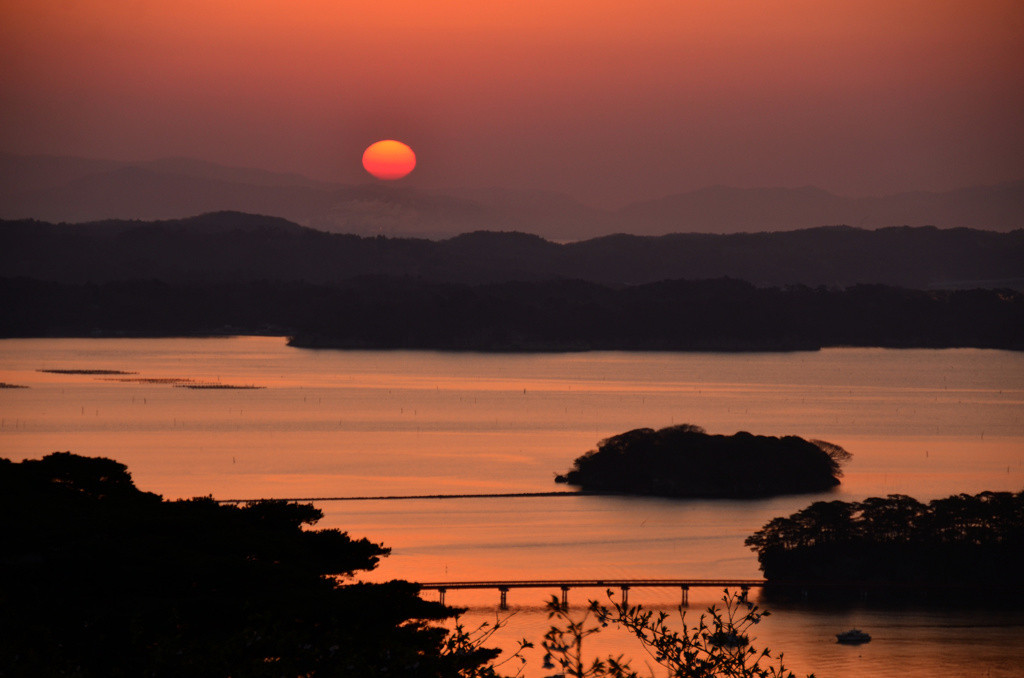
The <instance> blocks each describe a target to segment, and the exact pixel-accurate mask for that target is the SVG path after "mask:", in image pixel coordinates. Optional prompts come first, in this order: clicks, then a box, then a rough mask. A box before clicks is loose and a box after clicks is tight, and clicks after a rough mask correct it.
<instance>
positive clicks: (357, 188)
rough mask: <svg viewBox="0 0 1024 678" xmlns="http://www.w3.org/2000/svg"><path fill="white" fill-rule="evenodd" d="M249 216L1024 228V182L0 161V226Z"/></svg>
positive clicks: (401, 227) (417, 232)
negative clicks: (863, 190)
mask: <svg viewBox="0 0 1024 678" xmlns="http://www.w3.org/2000/svg"><path fill="white" fill-rule="evenodd" d="M223 210H237V211H242V212H249V213H259V214H269V215H274V216H279V217H284V218H286V219H289V220H291V221H294V222H296V223H299V224H301V225H304V226H310V227H313V228H317V229H320V230H324V231H329V232H336V233H354V234H359V235H377V234H383V235H392V236H419V237H430V238H442V237H450V236H452V235H456V234H459V233H466V232H470V231H477V230H492V231H494V230H515V231H521V232H526V233H534V234H538V235H541V236H543V237H545V238H548V239H551V240H558V241H566V240H585V239H587V238H594V237H597V236H602V235H610V234H613V233H633V234H638V235H664V234H667V233H736V232H760V231H780V230H795V229H805V228H813V227H817V226H823V225H834V224H846V225H851V226H856V227H860V228H879V227H886V226H899V225H910V226H924V225H936V226H940V227H943V228H950V227H972V228H982V229H990V230H997V231H1008V230H1012V229H1015V228H1020V227H1022V226H1024V181H1018V182H1013V183H1008V184H1003V185H999V186H987V187H977V188H966V189H962V190H957V191H949V192H944V193H925V192H917V193H901V194H897V195H891V196H883V197H870V198H847V197H841V196H836V195H833V194H831V193H829V192H827V191H824V190H822V189H818V188H812V187H805V188H797V189H788V188H754V189H737V188H727V187H712V188H707V189H702V190H699V191H691V192H688V193H681V194H678V195H672V196H667V197H664V198H659V199H656V200H648V201H643V202H637V203H634V204H631V205H628V206H626V207H623V208H621V209H618V210H602V209H598V208H594V207H588V206H586V205H583V204H581V203H579V202H577V201H576V200H573V199H572V198H570V197H568V196H565V195H561V194H558V193H552V192H544V191H526V190H507V189H499V188H492V189H458V190H448V191H423V190H416V189H412V188H409V187H407V186H404V185H402V184H381V183H378V184H364V185H344V184H334V183H329V182H322V181H316V180H313V179H308V178H306V177H302V176H299V175H295V174H280V173H275V172H269V171H264V170H257V169H245V168H237V167H225V166H222V165H217V164H214V163H208V162H203V161H198V160H190V159H186V158H170V159H162V160H156V161H151V162H130V163H129V162H118V161H109V160H94V159H85V158H59V157H43V156H17V155H11V154H0V218H8V219H22V218H33V219H41V220H45V221H53V222H76V223H77V222H88V221H97V220H101V219H143V220H155V219H181V218H186V217H190V216H192V215H195V214H201V213H204V212H212V211H223Z"/></svg>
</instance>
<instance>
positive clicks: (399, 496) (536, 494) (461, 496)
mask: <svg viewBox="0 0 1024 678" xmlns="http://www.w3.org/2000/svg"><path fill="white" fill-rule="evenodd" d="M598 494H601V495H605V494H608V493H607V492H491V493H487V492H482V493H466V494H390V495H376V496H370V495H367V496H358V497H282V498H278V497H265V498H256V499H215V500H214V501H216V502H217V503H218V504H246V503H251V502H257V501H287V502H314V501H391V500H396V499H492V498H511V497H592V496H595V495H598Z"/></svg>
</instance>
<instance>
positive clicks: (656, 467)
mask: <svg viewBox="0 0 1024 678" xmlns="http://www.w3.org/2000/svg"><path fill="white" fill-rule="evenodd" d="M849 457H850V454H849V453H848V452H846V451H845V450H843V449H842V448H841V447H839V446H838V445H833V444H832V443H827V442H824V441H818V440H812V441H808V440H804V439H803V438H799V437H797V436H786V437H784V438H775V437H772V436H755V435H751V434H750V433H746V432H745V431H741V432H739V433H736V434H735V435H732V436H723V435H709V434H707V433H705V432H704V429H702V428H700V427H699V426H693V425H690V424H680V425H678V426H671V427H669V428H663V429H661V430H659V431H655V430H654V429H650V428H639V429H635V430H633V431H627V432H626V433H622V434H619V435H617V436H612V437H611V438H607V439H605V440H602V441H601V442H599V443H598V446H597V449H596V450H591V451H590V452H587V453H586V454H584V455H583V456H581V457H578V458H577V459H576V460H575V461H574V462H573V468H572V470H570V471H569V472H568V473H566V474H565V475H560V476H556V477H555V481H556V482H564V483H569V484H570V485H578V486H580V488H581V489H583V490H584V491H588V492H608V493H622V494H642V495H656V496H663V497H729V498H746V497H766V496H772V495H779V494H795V493H804V492H822V491H825V490H829V489H831V488H833V487H835V486H836V485H838V484H839V476H840V475H842V473H841V470H840V464H841V463H842V462H844V461H846V460H847V459H848V458H849Z"/></svg>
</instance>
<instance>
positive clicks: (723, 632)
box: [543, 590, 813, 678]
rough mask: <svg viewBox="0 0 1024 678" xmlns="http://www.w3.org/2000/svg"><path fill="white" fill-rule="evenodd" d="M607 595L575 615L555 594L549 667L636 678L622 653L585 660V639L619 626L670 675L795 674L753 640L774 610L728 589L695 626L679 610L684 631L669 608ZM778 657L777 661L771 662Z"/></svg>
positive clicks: (591, 676) (587, 677) (761, 677)
mask: <svg viewBox="0 0 1024 678" xmlns="http://www.w3.org/2000/svg"><path fill="white" fill-rule="evenodd" d="M607 595H608V599H609V601H610V603H611V605H610V606H608V605H604V604H602V603H599V602H597V601H595V600H591V601H589V604H588V606H587V608H586V610H585V611H584V613H583V614H582V615H580V616H576V617H574V616H573V615H572V614H570V613H569V611H568V610H567V609H566V608H565V607H563V606H562V604H561V603H560V602H559V600H558V599H557V598H555V597H552V598H551V600H550V601H549V602H548V604H547V605H548V618H550V619H555V620H556V623H555V624H554V625H552V627H551V630H550V631H548V633H547V634H546V635H545V636H544V643H543V647H544V650H545V655H544V667H545V668H547V669H558V670H560V671H561V673H559V674H555V675H557V676H572V677H573V678H637V677H638V676H639V675H640V674H639V673H637V672H636V671H635V670H634V669H633V668H632V660H630V659H625V658H624V657H623V656H622V655H619V656H608V657H595V658H594V659H592V660H589V661H588V660H587V659H586V658H585V654H584V650H583V641H584V640H585V639H586V638H588V637H590V636H592V635H594V634H596V633H599V632H600V631H601V630H602V629H605V628H608V627H618V628H622V629H625V630H626V631H628V632H629V633H630V634H632V635H633V636H634V637H635V638H636V639H637V640H639V641H640V643H641V645H642V646H643V648H644V650H645V651H646V652H647V655H648V657H649V658H650V659H651V660H653V661H654V662H655V663H657V664H658V665H659V666H661V667H662V669H664V670H665V671H666V673H661V674H660V675H667V676H669V678H740V677H743V678H795V676H794V674H793V673H791V672H789V671H787V670H786V668H785V666H784V665H783V663H782V654H781V653H780V654H779V655H778V656H777V657H774V658H773V657H772V654H771V651H770V650H768V649H767V648H765V649H761V650H758V649H756V648H755V647H754V646H753V645H752V644H751V638H750V631H751V627H752V626H754V625H756V624H758V623H760V622H761V619H762V618H763V617H765V616H767V615H768V614H769V612H767V611H762V610H760V609H759V608H758V607H757V606H756V605H754V604H753V603H750V602H748V601H746V600H745V599H744V598H743V597H742V596H741V595H740V594H737V593H730V592H729V591H728V590H726V591H725V592H724V595H723V597H722V603H723V605H722V607H721V608H719V607H718V606H711V607H709V608H708V609H707V611H706V612H705V613H704V614H702V615H701V616H700V618H699V619H698V621H697V624H696V625H695V626H689V625H688V624H687V621H686V613H685V612H684V611H682V610H680V612H679V624H680V630H679V631H676V630H674V629H672V628H671V626H670V624H669V623H668V620H669V615H668V613H667V612H659V613H657V614H655V613H654V612H652V611H649V610H644V609H643V607H641V606H638V605H634V606H630V605H626V604H623V603H621V602H616V601H615V600H614V597H613V596H614V594H613V593H612V591H611V590H609V591H608V592H607ZM773 659H774V660H775V661H776V662H777V663H776V664H775V665H772V664H771V663H770V662H772V661H773ZM651 675H653V672H652V674H651ZM811 678H813V677H811Z"/></svg>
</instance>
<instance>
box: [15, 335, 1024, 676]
mask: <svg viewBox="0 0 1024 678" xmlns="http://www.w3.org/2000/svg"><path fill="white" fill-rule="evenodd" d="M41 369H43V370H45V369H50V370H52V369H63V370H69V369H70V370H97V369H106V370H120V371H125V372H132V373H133V374H130V375H73V374H54V373H45V372H39V371H38V370H41ZM170 379H192V380H195V381H197V382H208V383H220V384H222V385H252V386H259V387H263V388H260V389H255V390H233V389H207V390H193V389H187V388H179V387H175V386H173V385H172V384H170V383H167V382H166V381H157V382H154V381H143V380H170ZM0 381H2V382H6V383H10V384H21V385H25V386H29V387H30V388H28V389H2V390H0V454H2V455H3V456H5V457H9V458H15V459H21V458H25V457H39V456H42V455H43V454H46V453H48V452H51V451H54V450H71V451H74V452H77V453H79V454H88V455H104V456H109V457H113V458H116V459H118V460H119V461H122V462H124V463H126V464H128V466H129V469H130V470H131V471H132V474H133V477H134V478H135V481H136V483H137V485H138V486H139V487H141V488H142V489H145V490H150V491H154V492H158V493H161V494H163V495H164V496H165V497H168V498H173V497H189V496H197V495H211V494H212V495H213V496H214V497H217V498H255V497H341V496H354V495H355V496H362V495H393V494H438V493H484V492H538V491H541V492H543V491H550V490H558V489H564V487H563V486H557V485H554V484H553V482H552V478H553V476H554V474H555V473H557V472H562V471H565V470H566V469H567V468H568V467H569V465H570V464H571V461H572V459H574V458H575V457H576V456H578V455H579V454H581V453H583V452H585V451H587V450H589V449H592V448H593V447H594V446H595V444H596V443H597V441H598V440H600V439H602V438H605V437H607V436H610V435H614V434H617V433H621V432H623V431H626V430H629V429H631V428H637V427H653V428H659V427H662V426H668V425H671V424H673V423H676V424H678V423H693V424H698V425H700V426H703V427H704V428H706V429H707V430H708V431H709V432H711V433H726V434H730V433H734V432H736V431H738V430H747V431H750V432H752V433H759V434H772V435H786V434H795V435H800V436H803V437H806V438H819V439H824V440H828V441H830V442H834V443H837V444H839V445H842V446H843V447H845V448H846V449H847V450H849V451H850V452H851V453H853V459H852V461H851V462H850V463H849V464H848V465H847V467H846V475H845V477H844V479H843V484H842V486H841V487H840V488H839V489H838V490H837V491H835V492H833V493H830V494H827V495H806V496H800V497H786V498H778V499H771V500H764V501H669V500H661V499H641V498H635V499H632V498H600V497H537V498H520V499H499V498H482V499H446V500H440V499H431V500H403V501H356V502H337V501H325V502H320V503H319V504H318V505H319V506H320V507H321V508H322V509H323V510H324V511H325V513H326V516H325V519H324V520H323V521H322V522H321V524H320V526H321V527H341V528H343V529H345V530H347V531H349V532H350V533H351V534H353V535H357V536H367V537H370V538H371V539H373V540H375V541H381V542H383V543H385V544H387V545H388V546H390V547H392V549H393V553H392V556H391V557H390V558H388V559H386V560H385V561H384V563H383V564H382V566H381V567H380V568H379V570H378V571H376V572H374V573H372V574H371V575H369V576H368V578H372V579H388V578H393V577H402V578H408V579H414V580H417V579H418V580H421V581H426V580H446V579H447V580H459V579H484V578H492V577H493V578H499V577H503V578H558V577H566V578H569V577H572V578H584V577H601V578H616V577H757V576H759V574H760V573H759V571H758V569H757V562H756V559H755V558H754V556H753V554H752V553H751V552H750V551H748V550H747V549H746V548H745V547H744V546H743V539H744V538H745V537H746V536H747V535H749V534H750V533H751V532H753V531H755V530H756V529H758V528H759V527H760V526H762V525H763V524H764V523H765V522H767V521H768V520H769V519H771V518H772V517H775V516H778V515H784V514H788V513H790V512H792V511H795V510H797V509H799V508H801V507H803V506H805V505H806V504H808V503H810V502H811V501H814V500H816V499H820V498H838V499H843V500H856V499H862V498H864V497H868V496H878V495H886V494H890V493H903V494H910V495H913V496H915V497H917V498H918V499H921V500H929V499H933V498H937V497H942V496H947V495H950V494H955V493H959V492H968V493H975V492H979V491H982V490H1012V491H1019V490H1020V489H1021V488H1022V487H1024V416H1022V414H1024V356H1022V355H1021V354H1018V353H1009V352H1000V351H978V350H947V351H926V350H922V351H918V350H903V351H893V350H873V349H834V350H825V351H820V352H811V353H787V354H739V355H734V354H680V353H669V354H662V353H582V354H557V355H550V354H545V355H512V356H509V355H488V354H444V353H431V352H378V351H367V352H359V351H354V352H341V351H310V350H299V349H292V348H289V347H287V346H286V345H285V342H284V340H283V339H280V338H267V337H257V338H252V337H244V338H230V339H131V340H115V339H90V340H82V339H67V340H35V339H33V340H3V341H0ZM552 593H555V592H554V591H552V592H545V591H531V590H522V591H513V592H511V593H510V594H509V595H510V602H511V603H513V605H514V607H517V608H518V612H517V613H516V614H515V615H514V616H513V617H512V619H511V620H510V622H509V624H510V629H509V631H508V635H509V640H510V641H511V639H513V638H516V637H519V636H522V635H529V636H531V637H533V638H535V639H537V638H539V637H540V635H542V634H543V631H544V630H545V629H546V625H547V621H546V616H545V615H544V614H543V612H542V610H541V607H540V605H541V603H542V602H543V600H544V599H545V598H546V597H548V596H549V595H551V594H552ZM591 593H592V594H596V593H598V592H596V591H594V592H591ZM427 595H429V594H427ZM586 595H587V592H584V591H579V592H575V591H574V592H572V593H571V600H577V599H578V600H579V601H580V602H582V601H583V600H584V598H585V597H586ZM630 595H631V601H633V602H643V603H645V604H649V605H655V606H666V607H672V606H674V605H675V604H676V603H677V602H678V601H677V599H676V595H677V593H676V592H673V591H659V590H649V591H644V592H641V591H639V590H634V591H633V592H631V594H630ZM715 597H716V594H714V593H710V592H709V593H707V594H701V595H699V596H698V595H694V596H693V597H692V598H693V605H692V607H693V608H695V609H699V608H700V607H701V605H702V604H704V603H711V602H713V601H714V599H715ZM496 598H497V594H496V593H495V592H479V593H461V592H459V593H455V592H450V593H449V594H448V601H449V602H451V603H454V604H463V605H469V606H471V607H472V610H471V612H470V614H469V616H470V618H472V619H480V618H487V617H491V618H492V619H493V614H494V611H493V606H494V604H495V603H496V602H497V600H496ZM691 614H692V613H691ZM852 626H858V627H861V628H864V629H865V630H868V631H869V632H870V633H871V634H872V636H873V637H874V638H875V640H874V641H872V642H871V643H870V644H868V645H864V646H861V647H853V648H851V647H846V646H838V645H836V644H835V642H834V633H836V632H837V631H841V630H845V629H847V628H850V627H852ZM758 640H760V641H762V642H763V643H764V644H767V645H769V646H770V647H772V648H778V649H782V650H784V651H785V652H786V657H787V664H788V665H790V666H791V668H793V669H795V670H798V671H802V672H805V673H806V672H810V671H814V672H816V673H817V674H818V675H819V676H869V675H878V676H885V675H891V676H895V675H901V676H932V675H946V676H949V675H963V676H969V675H970V676H974V675H982V676H984V675H993V676H1011V675H1014V676H1015V675H1022V672H1021V670H1020V669H1019V667H1020V666H1024V614H1022V613H1017V612H999V613H982V612H978V611H971V610H955V611H954V610H944V611H936V610H913V609H905V610H900V609H890V610H877V609H875V610H872V609H859V608H852V609H848V610H843V611H835V610H809V609H806V608H795V609H777V610H776V614H775V615H773V616H772V617H771V618H770V619H768V620H767V621H766V622H765V623H764V624H763V625H762V626H761V627H760V628H759V632H758ZM595 647H597V648H600V644H597V645H595ZM609 649H611V648H609ZM538 654H539V653H538ZM535 663H539V659H537V661H536V662H535ZM531 675H532V674H531Z"/></svg>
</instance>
